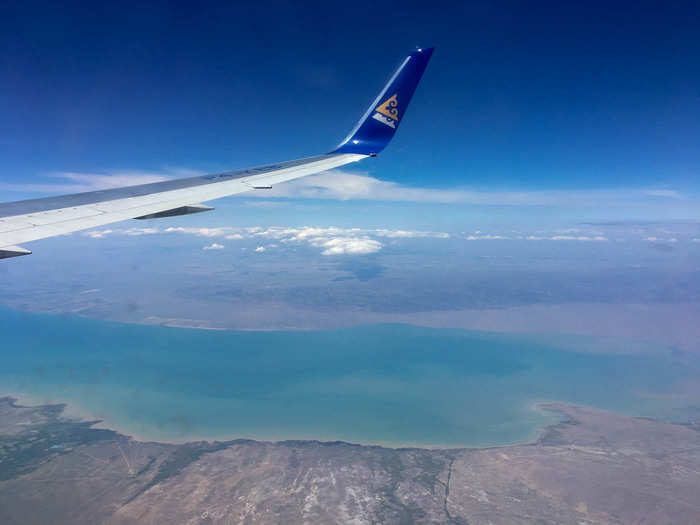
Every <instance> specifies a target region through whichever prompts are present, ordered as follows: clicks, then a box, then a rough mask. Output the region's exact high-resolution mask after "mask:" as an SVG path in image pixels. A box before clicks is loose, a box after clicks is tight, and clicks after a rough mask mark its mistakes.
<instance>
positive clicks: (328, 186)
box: [245, 170, 684, 207]
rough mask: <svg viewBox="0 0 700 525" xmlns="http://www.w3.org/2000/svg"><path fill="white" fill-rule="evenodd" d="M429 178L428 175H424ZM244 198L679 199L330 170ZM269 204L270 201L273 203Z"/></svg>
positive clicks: (576, 202) (583, 202)
mask: <svg viewBox="0 0 700 525" xmlns="http://www.w3.org/2000/svg"><path fill="white" fill-rule="evenodd" d="M426 175H427V176H426V178H427V179H428V180H429V179H431V178H432V177H431V175H432V174H426ZM245 195H246V197H247V198H249V197H254V198H269V197H277V198H278V197H286V198H306V199H337V200H350V199H361V200H379V201H400V202H434V203H465V204H475V205H507V206H574V207H581V206H593V207H609V206H611V205H613V204H615V205H620V204H639V203H643V202H645V201H646V202H653V201H654V200H658V197H664V198H676V199H682V198H684V197H683V195H681V194H680V193H678V192H677V191H675V190H663V189H662V190H655V189H651V190H649V189H624V188H623V189H613V190H541V191H540V190H533V191H491V192H489V191H476V190H469V189H465V188H453V189H437V188H425V187H409V186H405V185H402V184H399V183H397V182H389V181H383V180H380V179H377V178H375V177H371V176H369V175H367V174H366V173H351V172H346V171H342V170H331V171H327V172H324V173H320V174H318V175H311V176H308V177H304V178H301V179H297V180H293V181H290V182H286V183H284V184H277V185H274V186H273V187H272V189H271V190H267V191H265V193H264V195H263V194H256V193H246V194H245ZM273 202H274V201H273Z"/></svg>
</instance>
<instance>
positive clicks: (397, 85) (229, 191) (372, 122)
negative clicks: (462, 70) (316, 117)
mask: <svg viewBox="0 0 700 525" xmlns="http://www.w3.org/2000/svg"><path fill="white" fill-rule="evenodd" d="M432 53H433V49H432V48H430V49H418V50H417V51H414V52H413V53H411V54H410V55H409V56H408V57H406V59H405V60H404V61H403V62H402V64H401V66H399V68H398V70H397V71H396V72H395V73H394V75H393V76H392V77H391V78H390V79H389V82H388V83H387V84H386V86H385V87H384V89H383V90H382V91H381V92H380V93H379V95H378V96H377V98H376V99H375V100H374V102H373V103H372V105H371V106H370V107H369V109H368V110H367V112H366V113H365V114H364V115H363V117H362V118H361V119H360V121H359V122H358V123H357V125H356V126H355V127H354V128H353V130H352V131H351V132H350V134H349V135H348V136H347V138H346V139H345V140H344V141H343V142H342V143H341V144H340V145H339V146H338V147H337V148H336V149H335V150H333V151H331V152H330V153H326V154H324V155H318V156H316V157H307V158H304V159H299V160H292V161H288V162H282V163H279V164H270V165H266V166H260V167H256V168H249V169H245V170H238V171H227V172H223V173H216V174H213V175H202V176H198V177H190V178H184V179H173V180H167V181H163V182H155V183H151V184H141V185H137V186H126V187H123V188H113V189H108V190H102V191H91V192H87V193H76V194H73V195H63V196H58V197H47V198H42V199H31V200H25V201H18V202H6V203H0V259H3V258H8V257H16V256H19V255H28V254H30V253H32V252H31V251H30V250H27V249H26V248H23V247H22V246H20V244H23V243H26V242H30V241H35V240H38V239H43V238H46V237H53V236H55V235H63V234H67V233H71V232H74V231H78V230H85V229H89V228H95V227H98V226H103V225H105V224H110V223H113V222H118V221H123V220H126V219H155V218H159V217H173V216H176V215H187V214H190V213H198V212H203V211H207V210H211V209H213V208H210V207H209V206H205V205H203V204H201V203H203V202H207V201H211V200H214V199H218V198H221V197H227V196H229V195H235V194H237V193H243V192H246V191H250V190H254V189H262V188H269V187H271V186H272V185H273V184H278V183H281V182H285V181H288V180H292V179H297V178H299V177H305V176H306V175H312V174H314V173H320V172H323V171H326V170H330V169H333V168H337V167H339V166H343V165H345V164H350V163H352V162H357V161H359V160H362V159H364V158H367V157H374V156H376V155H377V154H378V153H379V152H381V151H382V150H383V149H384V148H385V147H386V145H387V144H388V143H389V141H390V140H391V138H392V137H393V136H394V133H395V132H396V129H397V128H398V126H399V123H400V122H401V120H402V119H403V116H404V114H405V112H406V108H407V106H408V103H409V101H410V100H411V97H412V96H413V93H414V91H415V89H416V86H417V85H418V81H419V80H420V78H421V76H422V75H423V71H425V68H426V66H427V64H428V61H429V60H430V57H431V55H432Z"/></svg>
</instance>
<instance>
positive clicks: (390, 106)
mask: <svg viewBox="0 0 700 525" xmlns="http://www.w3.org/2000/svg"><path fill="white" fill-rule="evenodd" d="M398 105H399V101H398V100H396V95H393V96H392V97H390V98H388V99H387V100H385V101H384V102H383V103H382V104H379V106H377V109H376V111H377V112H379V113H381V114H382V115H384V116H385V117H389V118H390V119H393V120H397V121H398V120H399V108H398Z"/></svg>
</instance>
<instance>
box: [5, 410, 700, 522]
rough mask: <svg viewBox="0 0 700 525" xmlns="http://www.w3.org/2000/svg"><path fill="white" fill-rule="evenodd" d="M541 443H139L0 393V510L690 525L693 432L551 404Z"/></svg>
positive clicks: (696, 439) (73, 517) (46, 516)
mask: <svg viewBox="0 0 700 525" xmlns="http://www.w3.org/2000/svg"><path fill="white" fill-rule="evenodd" d="M543 408H545V409H547V410H551V411H556V412H558V413H560V414H561V415H562V421H561V422H560V423H558V424H556V425H553V426H550V427H548V428H547V429H545V431H544V432H543V433H542V435H541V437H540V438H539V439H538V440H537V442H535V443H532V444H524V445H514V446H507V447H496V448H478V449H454V450H428V449H418V448H410V449H409V448H407V449H390V448H383V447H376V446H362V445H353V444H349V443H342V442H333V443H321V442H315V441H282V442H276V443H269V442H257V441H244V440H233V441H228V442H195V443H186V444H181V445H174V444H162V443H146V442H139V441H136V440H133V439H131V438H129V437H128V436H124V435H121V434H119V433H117V432H114V431H111V430H104V429H95V428H92V423H91V422H82V421H75V420H70V419H66V418H64V417H63V416H62V412H63V406H61V405H46V406H37V407H24V406H19V405H17V404H16V403H15V402H14V400H13V399H11V398H2V399H1V400H0V446H1V448H0V522H2V523H4V524H8V525H9V524H23V525H26V524H31V523H56V524H58V523H71V524H80V523H86V524H93V523H105V524H129V523H183V524H184V523H187V524H204V523H207V524H229V523H250V524H253V523H324V524H328V523H358V524H360V523H455V524H457V523H462V524H467V523H468V524H519V523H523V524H524V523H558V524H561V523H571V524H594V523H601V524H602V523H610V524H620V523H635V524H637V523H649V524H655V525H657V524H661V523H673V524H683V523H687V524H695V523H698V522H700V502H699V501H698V498H697V495H698V494H700V428H698V427H696V426H692V425H688V426H684V425H676V424H670V423H663V422H658V421H652V420H648V419H638V418H630V417H624V416H619V415H616V414H612V413H609V412H603V411H600V410H594V409H590V408H585V407H577V406H570V405H564V404H558V403H551V404H547V405H543Z"/></svg>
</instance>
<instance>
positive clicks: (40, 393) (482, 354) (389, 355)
mask: <svg viewBox="0 0 700 525" xmlns="http://www.w3.org/2000/svg"><path fill="white" fill-rule="evenodd" d="M0 327H1V328H2V343H1V344H2V349H1V350H0V353H1V358H2V361H1V363H2V364H1V366H0V395H2V394H3V393H19V394H23V395H26V396H30V397H31V398H32V399H35V400H38V401H65V402H68V403H69V404H70V405H71V406H72V407H75V408H77V409H78V410H79V411H81V412H82V413H84V414H89V415H90V416H92V417H98V418H104V419H105V421H106V424H108V425H110V426H112V427H116V428H117V429H119V430H121V431H123V432H126V433H131V434H134V435H136V436H137V437H140V438H145V439H160V440H176V441H183V440H189V439H232V438H238V437H246V438H257V439H274V440H277V439H319V440H335V439H342V440H345V441H352V442H361V443H380V444H387V445H432V446H460V445H467V446H468V445H500V444H508V443H514V442H518V441H524V440H528V439H533V438H534V437H535V436H536V435H537V432H538V428H540V427H541V425H542V424H544V423H547V422H550V421H554V420H556V416H554V415H552V414H548V413H545V412H541V411H538V410H535V409H533V404H534V403H535V402H537V401H547V400H556V401H565V402H572V403H579V404H586V405H592V406H596V407H601V408H606V409H611V410H615V411H618V412H621V413H625V414H632V415H639V416H648V417H658V418H662V419H667V420H673V421H683V420H687V419H688V417H690V415H692V414H693V411H695V415H697V408H696V407H697V406H698V405H699V404H700V400H699V399H697V398H694V397H693V394H692V392H696V393H697V392H698V390H697V388H689V387H688V385H694V384H697V383H696V382H697V380H698V379H697V378H698V377H700V374H699V373H698V372H700V364H699V363H698V359H697V358H696V357H694V356H689V355H687V354H683V353H681V352H678V351H676V352H672V351H671V349H668V348H663V347H659V349H658V352H659V354H658V355H648V354H639V355H629V353H628V354H626V355H620V354H615V353H610V352H607V353H606V352H602V351H596V352H590V351H570V350H566V347H567V345H561V344H558V343H556V342H555V341H556V340H557V339H555V338H552V339H551V340H548V338H547V337H545V336H542V337H536V338H535V337H520V336H516V335H498V334H487V333H481V332H468V331H461V330H445V329H428V328H419V327H414V326H406V325H378V326H364V327H358V328H350V329H343V330H333V331H320V332H217V331H204V330H194V329H184V328H166V327H156V326H142V325H129V324H118V323H109V322H102V321H95V320H89V319H81V318H76V317H63V316H48V315H37V314H28V313H21V312H16V311H11V310H6V309H0ZM569 339H571V338H569ZM574 339H575V338H574ZM576 341H577V343H576V345H573V346H574V347H576V348H579V349H581V348H584V349H585V348H587V347H591V348H592V347H594V346H595V345H596V344H597V343H596V340H595V339H592V338H580V339H576ZM606 344H607V346H608V347H609V346H610V342H609V341H607V343H606ZM619 344H620V345H624V344H625V342H624V341H620V342H619ZM569 346H571V345H569ZM688 392H690V393H688Z"/></svg>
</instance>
